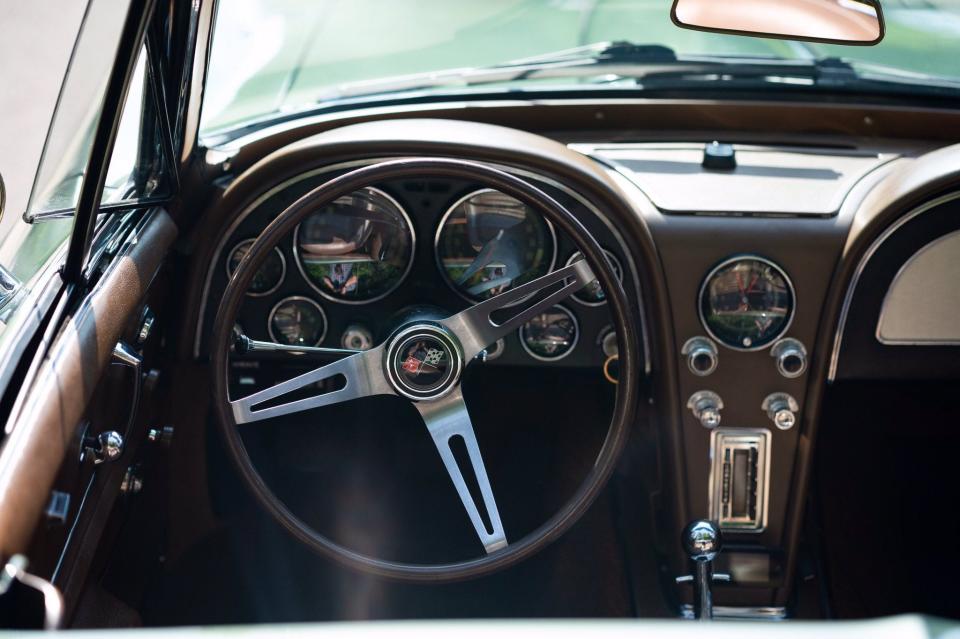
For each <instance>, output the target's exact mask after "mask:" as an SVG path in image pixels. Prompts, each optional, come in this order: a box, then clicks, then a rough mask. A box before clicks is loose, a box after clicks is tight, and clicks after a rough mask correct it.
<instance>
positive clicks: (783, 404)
mask: <svg viewBox="0 0 960 639" xmlns="http://www.w3.org/2000/svg"><path fill="white" fill-rule="evenodd" d="M760 409H761V410H763V411H764V412H765V413H766V414H767V417H769V418H770V421H772V422H773V425H774V426H776V427H777V428H779V429H780V430H790V429H791V428H793V427H794V426H795V425H796V423H797V411H799V410H800V406H799V405H798V404H797V400H795V399H794V398H793V396H792V395H788V394H786V393H771V394H770V395H767V396H766V397H765V398H764V400H763V403H762V404H761V405H760Z"/></svg>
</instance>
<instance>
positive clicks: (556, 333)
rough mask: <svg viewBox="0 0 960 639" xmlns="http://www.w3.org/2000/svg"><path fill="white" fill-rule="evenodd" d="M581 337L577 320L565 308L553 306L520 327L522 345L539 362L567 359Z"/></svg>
mask: <svg viewBox="0 0 960 639" xmlns="http://www.w3.org/2000/svg"><path fill="white" fill-rule="evenodd" d="M579 337H580V327H579V326H578V325H577V318H576V317H574V315H573V313H571V312H570V311H569V310H567V309H566V308H564V307H563V306H553V307H551V308H550V309H549V310H547V311H544V312H543V313H540V314H539V315H536V316H534V317H533V318H532V319H531V320H530V321H528V322H527V323H526V324H524V325H523V326H521V327H520V343H521V344H523V348H524V349H525V350H526V351H527V353H529V354H530V355H531V356H532V357H534V358H536V359H539V360H558V359H561V358H563V357H566V356H567V355H569V354H570V353H571V351H573V347H574V346H576V345H577V339H579Z"/></svg>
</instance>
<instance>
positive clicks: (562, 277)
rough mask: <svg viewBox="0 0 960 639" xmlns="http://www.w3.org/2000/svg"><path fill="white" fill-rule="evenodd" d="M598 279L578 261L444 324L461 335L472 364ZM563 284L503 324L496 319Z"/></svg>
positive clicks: (500, 295) (582, 261)
mask: <svg viewBox="0 0 960 639" xmlns="http://www.w3.org/2000/svg"><path fill="white" fill-rule="evenodd" d="M595 279H596V276H595V275H594V274H593V270H591V268H590V265H589V264H587V261H586V260H578V261H576V262H574V263H573V264H570V265H569V266H565V267H563V268H561V269H557V270H556V271H553V272H552V273H548V274H546V275H544V276H543V277H538V278H537V279H535V280H533V281H532V282H527V283H526V284H522V285H520V286H518V287H516V288H513V289H510V290H509V291H507V292H505V293H501V294H499V295H496V296H494V297H491V298H490V299H488V300H484V301H482V302H480V303H479V304H475V305H473V306H471V307H470V308H468V309H466V310H465V311H462V312H460V313H457V314H456V315H451V316H450V317H448V318H447V319H445V320H442V321H441V322H440V323H441V324H442V325H443V326H444V327H445V328H446V329H447V330H449V331H450V332H452V333H453V334H454V335H456V336H457V339H458V340H459V341H460V345H461V347H462V348H463V356H464V359H466V360H467V361H470V360H471V359H473V358H474V357H475V356H476V355H477V354H478V353H479V352H480V351H482V350H483V349H485V348H487V347H488V346H490V345H491V344H493V343H494V342H496V341H497V340H498V339H500V338H501V337H504V336H506V335H507V334H508V333H511V332H513V331H515V330H517V329H518V328H520V326H522V325H523V324H525V323H526V322H528V321H529V320H530V319H531V318H533V317H536V316H537V315H539V314H540V313H542V312H544V311H545V310H547V309H549V308H550V307H551V306H553V305H554V304H558V303H559V302H562V301H563V300H565V299H566V298H568V297H570V296H571V295H573V294H574V293H576V292H577V291H579V290H580V289H581V288H583V287H584V286H586V285H587V284H589V283H590V282H592V281H593V280H595ZM567 280H568V281H567ZM561 282H562V283H563V285H562V286H561V287H560V288H559V289H558V290H556V291H554V292H552V293H550V294H549V295H547V296H546V297H545V298H543V299H542V300H539V301H538V302H536V303H534V304H531V305H529V306H525V307H524V306H521V307H520V310H518V311H517V313H516V314H515V315H513V316H512V317H510V318H509V319H507V320H504V321H502V322H495V321H494V320H493V318H492V315H493V313H495V312H497V311H499V310H501V309H505V308H506V307H508V306H510V305H511V304H515V303H518V302H522V301H523V300H524V299H526V298H527V297H529V296H531V295H534V294H536V293H538V292H540V291H542V290H544V289H546V288H549V287H551V286H556V285H557V284H559V283H561Z"/></svg>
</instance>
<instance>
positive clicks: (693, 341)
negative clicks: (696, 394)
mask: <svg viewBox="0 0 960 639" xmlns="http://www.w3.org/2000/svg"><path fill="white" fill-rule="evenodd" d="M680 354H681V355H683V356H684V357H686V358H687V368H689V369H690V372H691V373H693V374H694V375H696V376H698V377H706V376H707V375H709V374H710V373H712V372H713V371H715V370H717V364H719V363H720V356H719V354H718V352H717V345H716V344H714V343H713V340H711V339H709V338H707V337H691V338H690V339H688V340H687V341H686V342H684V344H683V348H681V349H680Z"/></svg>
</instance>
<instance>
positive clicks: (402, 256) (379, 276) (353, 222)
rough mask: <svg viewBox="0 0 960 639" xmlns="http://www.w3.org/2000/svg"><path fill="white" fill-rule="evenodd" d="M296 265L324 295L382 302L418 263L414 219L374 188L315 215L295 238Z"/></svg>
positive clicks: (339, 299) (349, 301) (349, 300)
mask: <svg viewBox="0 0 960 639" xmlns="http://www.w3.org/2000/svg"><path fill="white" fill-rule="evenodd" d="M293 245H294V250H295V252H296V255H297V266H298V267H299V268H300V272H301V273H303V276H304V278H306V280H307V282H308V283H309V284H310V285H311V286H312V287H313V288H314V289H316V291H317V292H318V293H320V294H321V295H322V296H324V297H326V298H328V299H331V300H334V301H336V302H344V303H347V304H359V303H364V302H372V301H374V300H377V299H380V298H382V297H384V296H385V295H387V294H388V293H390V292H391V291H393V290H394V289H395V288H396V287H398V286H399V285H400V283H401V282H403V279H404V278H405V277H406V275H407V273H408V272H409V271H410V267H411V266H412V264H413V246H414V234H413V227H412V225H411V223H410V218H409V217H407V214H406V212H405V211H404V210H403V208H402V207H401V206H400V205H399V204H398V203H397V201H396V200H394V199H393V198H391V197H390V196H389V195H387V194H386V193H384V192H383V191H381V190H379V189H375V188H371V187H367V188H365V189H361V190H359V191H357V192H355V193H351V194H350V195H346V196H344V197H341V198H339V199H337V200H335V201H334V202H333V203H332V204H329V205H327V206H325V207H324V208H322V209H320V210H319V211H317V212H315V213H313V214H311V215H310V216H309V217H308V218H306V219H305V220H304V221H303V222H301V223H300V225H299V226H298V227H297V230H296V232H295V233H294V238H293Z"/></svg>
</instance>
